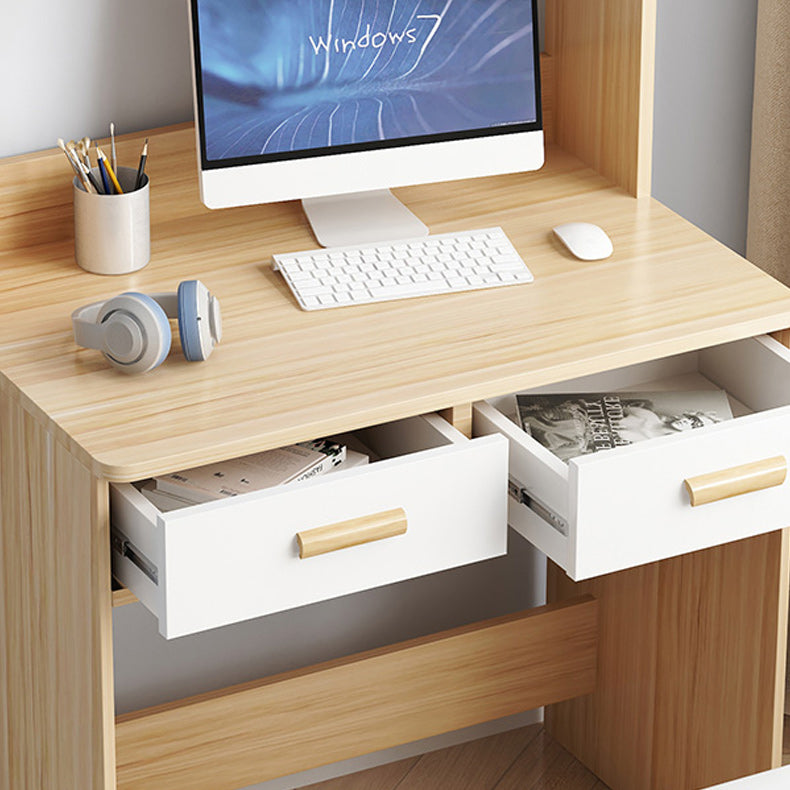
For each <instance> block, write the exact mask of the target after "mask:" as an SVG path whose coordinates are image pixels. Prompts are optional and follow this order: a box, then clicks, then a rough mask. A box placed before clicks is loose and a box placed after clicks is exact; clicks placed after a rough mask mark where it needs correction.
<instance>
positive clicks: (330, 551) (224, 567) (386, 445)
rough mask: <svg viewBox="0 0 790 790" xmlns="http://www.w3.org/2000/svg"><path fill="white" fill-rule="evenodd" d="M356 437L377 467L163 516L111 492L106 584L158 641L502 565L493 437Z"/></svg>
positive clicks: (496, 440) (137, 497)
mask: <svg viewBox="0 0 790 790" xmlns="http://www.w3.org/2000/svg"><path fill="white" fill-rule="evenodd" d="M364 439H365V442H366V443H367V444H368V445H369V446H371V447H372V448H373V449H374V450H375V451H376V452H377V453H378V454H379V455H380V456H381V457H382V458H383V459H384V460H381V461H377V462H376V463H372V464H369V465H365V466H360V467H357V468H353V469H348V470H345V471H343V470H338V471H336V472H333V473H332V474H330V475H326V476H323V477H318V478H315V479H312V480H309V481H305V482H302V483H297V484H291V485H285V486H280V487H276V488H269V489H265V490H261V491H255V492H251V493H249V494H244V495H242V496H236V497H231V498H229V499H223V500H219V501H214V502H208V503H205V504H201V505H195V506H192V507H186V508H183V509H180V510H175V511H170V512H167V513H163V512H160V511H159V510H158V509H157V508H156V507H154V505H153V504H151V502H149V501H148V499H146V498H145V497H144V496H143V495H142V494H141V493H140V491H139V490H138V489H137V488H136V487H135V486H133V485H131V484H112V485H111V487H110V489H111V490H110V495H111V519H112V538H113V539H112V544H113V572H114V574H115V576H116V577H117V578H118V579H119V581H121V583H123V584H124V585H125V586H127V587H128V588H129V589H131V590H132V591H133V592H134V593H135V594H136V595H137V597H138V598H139V599H140V600H141V601H142V602H143V603H144V604H145V605H146V606H147V607H148V608H149V609H150V610H151V611H152V612H153V613H154V614H155V615H156V616H157V618H158V619H159V628H160V632H161V633H162V634H163V635H164V636H165V637H168V638H171V637H176V636H181V635H185V634H190V633H195V632H198V631H201V630H205V629H208V628H213V627H216V626H221V625H225V624H229V623H233V622H238V621H241V620H246V619H249V618H253V617H259V616H261V615H265V614H270V613H272V612H277V611H282V610H285V609H291V608H294V607H297V606H302V605H305V604H309V603H313V602H316V601H320V600H324V599H327V598H333V597H336V596H340V595H346V594H349V593H353V592H356V591H359V590H365V589H369V588H372V587H378V586H381V585H384V584H389V583H392V582H397V581H401V580H403V579H408V578H412V577H416V576H421V575H424V574H428V573H433V572H436V571H440V570H443V569H446V568H451V567H455V566H458V565H464V564H467V563H471V562H477V561H479V560H483V559H487V558H490V557H494V556H497V555H501V554H504V553H505V551H506V537H507V534H506V533H507V512H506V511H507V495H506V491H507V442H506V441H505V440H504V438H502V437H499V436H492V437H484V438H482V439H474V440H470V439H467V438H466V437H465V436H463V434H461V433H460V432H459V431H457V430H456V429H455V428H453V427H452V426H451V425H449V424H448V423H447V422H445V421H444V420H442V419H441V418H440V417H438V416H436V415H426V416H421V417H412V418H408V419H405V420H400V421H397V422H394V423H387V424H385V425H381V426H377V427H375V428H369V429H367V430H366V432H365V436H364Z"/></svg>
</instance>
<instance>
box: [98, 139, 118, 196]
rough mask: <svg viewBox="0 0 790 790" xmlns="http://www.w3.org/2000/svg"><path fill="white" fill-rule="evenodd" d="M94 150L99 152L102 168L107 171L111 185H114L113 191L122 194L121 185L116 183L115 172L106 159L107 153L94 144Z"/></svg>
mask: <svg viewBox="0 0 790 790" xmlns="http://www.w3.org/2000/svg"><path fill="white" fill-rule="evenodd" d="M96 152H97V153H98V154H99V159H101V162H102V164H103V165H104V169H105V170H106V171H107V175H108V176H109V177H110V181H112V183H113V186H114V187H115V191H116V192H117V193H118V194H119V195H122V194H123V190H122V189H121V185H120V184H119V183H118V179H117V178H116V177H115V172H114V171H113V169H112V166H111V165H110V162H109V161H108V159H107V154H105V153H104V151H102V150H101V148H99V146H98V145H97V146H96Z"/></svg>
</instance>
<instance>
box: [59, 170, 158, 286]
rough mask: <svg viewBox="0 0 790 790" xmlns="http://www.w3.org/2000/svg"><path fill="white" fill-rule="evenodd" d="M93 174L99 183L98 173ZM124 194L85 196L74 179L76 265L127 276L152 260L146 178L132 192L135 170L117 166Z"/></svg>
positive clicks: (135, 177) (78, 182) (90, 270)
mask: <svg viewBox="0 0 790 790" xmlns="http://www.w3.org/2000/svg"><path fill="white" fill-rule="evenodd" d="M92 172H93V174H94V175H95V176H96V178H97V179H98V180H99V182H100V180H101V176H100V174H99V170H98V169H97V168H94V169H93V171H92ZM116 175H117V177H118V182H119V183H120V185H121V189H122V190H123V194H119V195H96V194H92V193H88V192H86V190H85V187H84V186H83V185H82V183H81V182H80V180H79V179H78V178H75V179H74V182H73V183H74V186H73V192H74V254H75V257H76V259H77V263H78V264H79V265H80V266H81V267H82V268H83V269H85V271H88V272H92V273H93V274H128V273H129V272H135V271H137V270H138V269H142V268H143V266H145V265H146V264H147V263H148V261H149V260H150V259H151V220H150V210H149V202H148V196H149V190H148V176H147V175H143V178H142V185H141V186H140V188H139V189H135V188H134V186H135V182H136V180H137V171H136V170H135V169H133V168H131V167H119V168H118V172H117V174H116Z"/></svg>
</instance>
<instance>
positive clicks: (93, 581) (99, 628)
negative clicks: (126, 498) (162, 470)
mask: <svg viewBox="0 0 790 790" xmlns="http://www.w3.org/2000/svg"><path fill="white" fill-rule="evenodd" d="M0 384H1V385H2V389H0V790H64V788H74V789H75V790H76V789H77V788H79V790H111V788H114V787H115V762H114V720H113V717H114V711H113V686H112V611H111V593H110V569H109V543H108V535H107V530H108V521H109V519H108V513H107V509H108V497H107V490H106V489H107V486H106V483H102V482H100V481H97V480H95V479H94V478H93V476H92V475H91V474H90V472H89V471H88V470H87V469H86V468H85V467H84V466H83V465H81V464H80V463H79V462H78V461H77V460H76V459H75V458H74V457H73V456H72V455H71V454H70V453H69V452H68V450H66V449H65V447H63V446H62V445H61V444H59V443H58V442H57V441H56V440H55V439H54V438H53V435H52V434H51V433H49V432H48V431H47V430H46V429H45V428H44V427H43V426H42V425H41V424H40V423H39V422H38V421H36V420H35V419H33V418H32V417H31V416H30V415H29V414H28V413H27V412H26V411H25V410H24V409H23V408H22V406H21V404H20V403H19V401H18V400H17V398H16V391H15V390H14V388H13V387H12V386H11V385H9V384H8V383H7V382H5V381H2V382H1V383H0Z"/></svg>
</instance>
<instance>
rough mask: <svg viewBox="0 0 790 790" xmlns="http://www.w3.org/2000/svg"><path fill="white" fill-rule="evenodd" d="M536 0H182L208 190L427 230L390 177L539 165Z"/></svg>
mask: <svg viewBox="0 0 790 790" xmlns="http://www.w3.org/2000/svg"><path fill="white" fill-rule="evenodd" d="M536 3H537V0H190V9H191V16H190V18H191V27H192V50H193V58H192V61H193V76H194V92H195V115H196V124H195V125H196V130H197V142H198V146H197V147H198V160H199V171H200V188H201V198H202V200H203V202H204V203H205V204H206V205H207V206H209V207H210V208H222V207H228V206H238V205H248V204H255V203H269V202H276V201H282V200H291V199H295V198H298V199H302V201H303V205H304V206H305V210H306V212H307V214H308V217H309V219H310V221H311V223H312V224H313V229H314V231H315V233H316V236H317V238H318V241H319V243H321V244H324V245H325V246H327V245H329V246H335V245H338V244H344V243H352V242H364V241H374V240H378V239H393V238H405V237H409V236H417V235H421V234H424V233H427V228H426V227H425V226H424V225H423V224H422V223H421V222H420V221H419V220H418V219H417V218H416V217H414V215H413V214H411V213H410V212H409V211H408V210H407V209H405V207H402V206H401V204H399V203H398V202H397V201H395V200H394V198H392V196H391V193H389V191H388V190H389V188H391V187H398V186H405V185H409V184H420V183H429V182H436V181H448V180H453V179H461V178H471V177H477V176H487V175H495V174H501V173H511V172H519V171H524V170H534V169H537V168H539V167H540V166H541V165H542V164H543V133H542V120H541V108H540V80H539V72H538V44H537V21H536V20H537V17H536ZM393 204H394V207H393ZM398 207H400V208H398ZM402 222H403V223H405V224H401V223H402ZM409 223H412V224H409Z"/></svg>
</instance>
